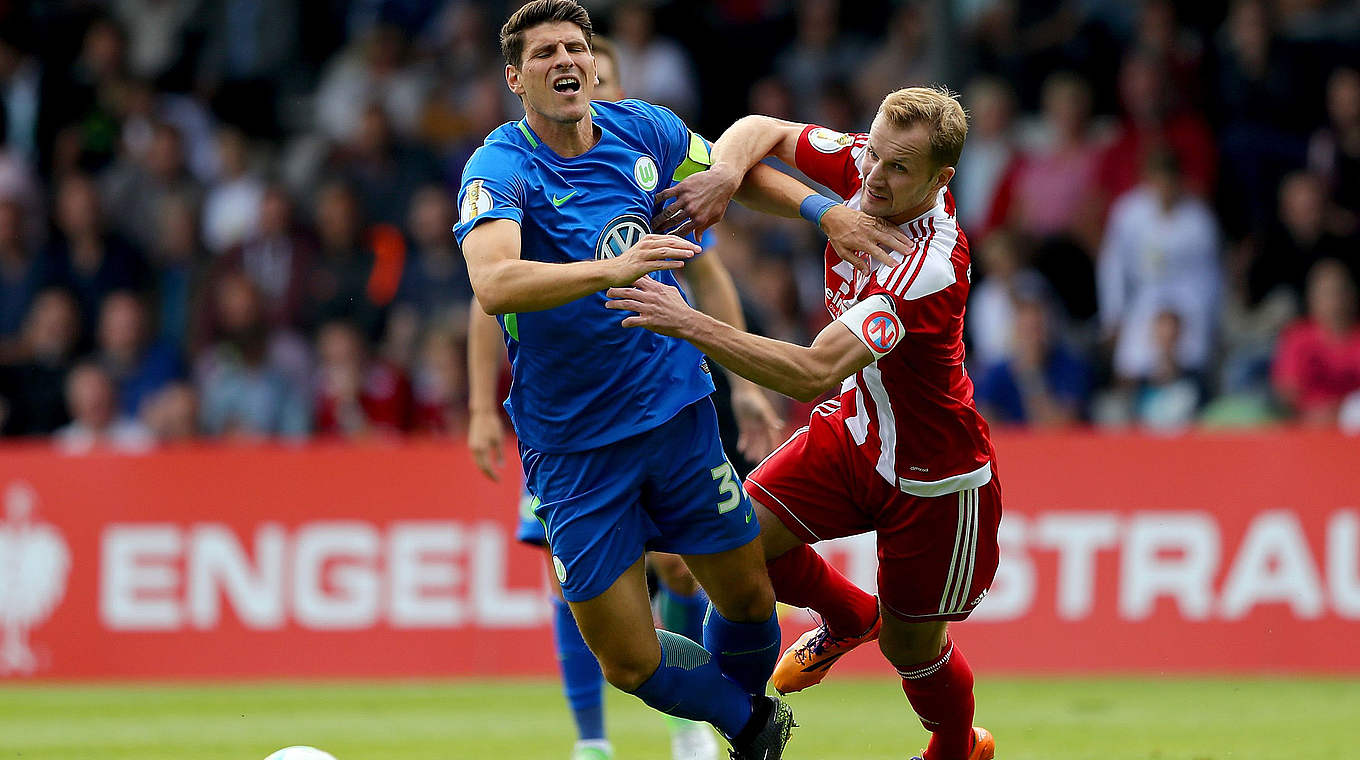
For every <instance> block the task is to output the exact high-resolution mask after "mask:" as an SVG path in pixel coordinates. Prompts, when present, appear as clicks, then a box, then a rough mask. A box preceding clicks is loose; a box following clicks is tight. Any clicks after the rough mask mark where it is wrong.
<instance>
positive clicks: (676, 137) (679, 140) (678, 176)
mask: <svg viewBox="0 0 1360 760" xmlns="http://www.w3.org/2000/svg"><path fill="white" fill-rule="evenodd" d="M619 105H622V106H625V107H626V108H628V109H629V110H631V111H632V112H633V113H634V114H635V115H636V116H638V117H640V118H642V119H644V120H646V121H647V123H649V124H651V125H652V129H651V137H652V139H653V140H654V141H655V142H654V144H653V145H652V146H650V147H652V148H653V149H654V150H655V151H656V157H657V160H658V162H659V163H660V164H661V166H660V169H661V176H662V177H669V178H670V180H669V182H668V183H667V184H668V185H669V184H673V183H676V182H679V181H681V180H683V179H685V178H686V177H688V176H690V175H692V174H695V173H697V172H701V171H704V170H705V169H707V168H708V167H710V166H712V165H713V159H712V158H711V155H710V154H711V153H712V150H713V146H712V144H711V143H709V142H708V140H705V139H704V138H703V137H702V136H701V135H699V133H697V132H695V131H694V130H692V129H690V128H689V126H688V125H687V124H685V121H684V119H681V118H680V117H679V116H676V115H675V112H674V111H672V110H670V109H669V108H666V107H665V106H658V105H653V104H651V103H648V102H646V101H643V100H625V101H622V102H621V103H620V104H619Z"/></svg>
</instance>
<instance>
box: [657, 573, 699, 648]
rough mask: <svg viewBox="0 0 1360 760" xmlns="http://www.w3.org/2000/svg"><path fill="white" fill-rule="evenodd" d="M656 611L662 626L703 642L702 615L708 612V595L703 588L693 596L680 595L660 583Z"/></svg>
mask: <svg viewBox="0 0 1360 760" xmlns="http://www.w3.org/2000/svg"><path fill="white" fill-rule="evenodd" d="M656 612H657V617H659V618H661V627H662V628H664V629H666V630H667V631H670V632H671V633H678V634H680V635H681V636H684V637H685V638H687V639H689V640H690V641H694V642H699V643H702V642H703V640H704V615H705V614H707V613H708V596H706V595H705V594H704V591H703V589H699V590H698V591H696V592H694V595H693V596H682V595H680V594H677V593H676V592H674V591H672V590H670V589H669V588H667V587H666V584H665V583H662V584H661V588H659V589H657V592H656Z"/></svg>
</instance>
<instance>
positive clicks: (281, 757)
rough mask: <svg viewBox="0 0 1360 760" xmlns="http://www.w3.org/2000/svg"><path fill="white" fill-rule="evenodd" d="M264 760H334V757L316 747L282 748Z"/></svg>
mask: <svg viewBox="0 0 1360 760" xmlns="http://www.w3.org/2000/svg"><path fill="white" fill-rule="evenodd" d="M264 760H335V756H334V755H332V754H331V753H329V752H322V751H321V750H319V749H317V748H316V747H301V746H298V747H284V748H283V749H281V750H279V751H278V752H275V753H274V754H272V755H270V756H269V757H266V758H265V759H264Z"/></svg>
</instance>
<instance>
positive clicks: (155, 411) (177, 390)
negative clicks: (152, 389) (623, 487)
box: [141, 381, 199, 446]
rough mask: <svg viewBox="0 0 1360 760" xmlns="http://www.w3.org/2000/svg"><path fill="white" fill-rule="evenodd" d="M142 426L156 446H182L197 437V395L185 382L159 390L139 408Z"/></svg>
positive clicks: (178, 382)
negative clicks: (140, 409) (177, 444)
mask: <svg viewBox="0 0 1360 760" xmlns="http://www.w3.org/2000/svg"><path fill="white" fill-rule="evenodd" d="M141 421H142V424H143V425H145V426H146V429H147V430H149V431H151V436H152V437H153V438H155V439H156V443H158V444H160V445H162V446H164V445H167V444H175V443H185V442H187V441H191V440H193V439H194V438H197V437H198V434H199V430H198V394H197V393H195V392H194V386H193V385H191V384H189V383H188V382H185V381H176V382H173V383H171V384H169V385H167V386H165V387H164V388H162V389H160V391H158V392H157V393H156V394H155V395H154V396H152V397H151V398H150V399H148V400H147V402H146V403H145V404H143V405H142V414H141Z"/></svg>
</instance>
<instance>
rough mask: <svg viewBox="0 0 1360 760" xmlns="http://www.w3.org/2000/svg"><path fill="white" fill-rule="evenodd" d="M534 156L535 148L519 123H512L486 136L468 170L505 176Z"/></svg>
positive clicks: (472, 158) (468, 162)
mask: <svg viewBox="0 0 1360 760" xmlns="http://www.w3.org/2000/svg"><path fill="white" fill-rule="evenodd" d="M532 155H533V147H532V146H531V145H529V144H528V142H527V141H526V140H525V139H524V135H523V134H522V133H521V132H520V130H519V128H518V124H517V122H513V121H511V122H506V123H505V124H502V125H501V126H499V127H497V128H496V129H494V130H492V132H491V134H489V135H487V136H486V140H484V141H483V142H482V144H481V145H480V146H478V147H477V149H476V150H474V151H472V155H471V156H470V157H469V158H468V161H467V168H468V169H476V170H479V171H494V172H495V173H497V174H504V173H508V172H513V171H514V170H515V169H517V168H519V167H520V166H523V165H524V164H525V163H527V162H528V161H529V159H530V157H531V156H532ZM464 173H465V174H466V173H467V172H466V171H465V172H464Z"/></svg>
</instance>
